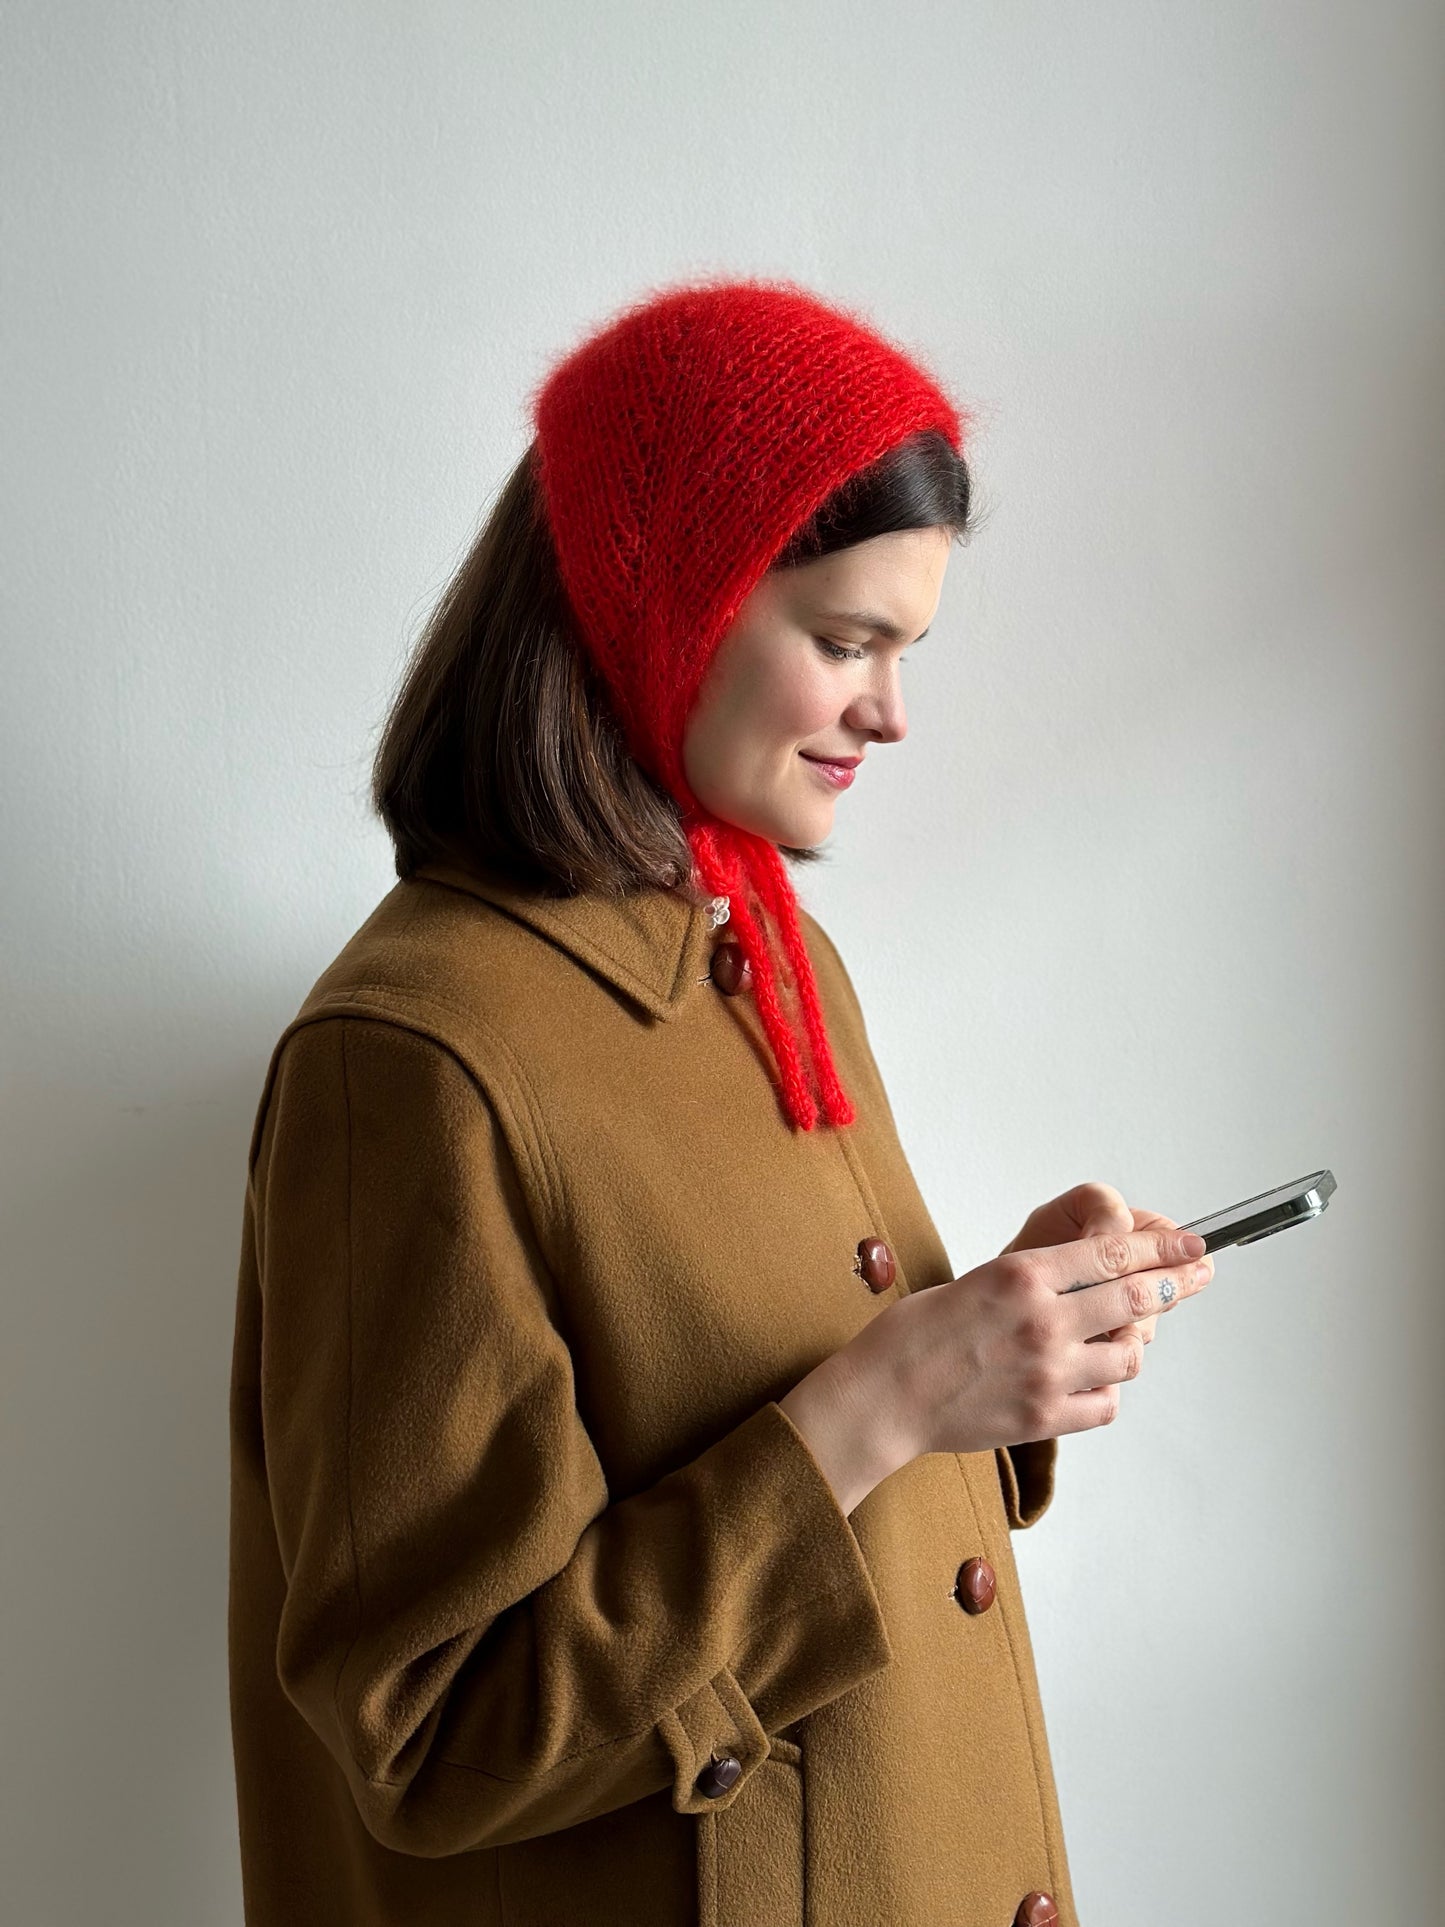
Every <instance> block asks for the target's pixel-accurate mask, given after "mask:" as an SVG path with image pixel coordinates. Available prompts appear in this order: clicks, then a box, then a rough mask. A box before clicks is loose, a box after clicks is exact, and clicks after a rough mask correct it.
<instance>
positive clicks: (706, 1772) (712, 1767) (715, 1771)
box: [697, 1753, 743, 1800]
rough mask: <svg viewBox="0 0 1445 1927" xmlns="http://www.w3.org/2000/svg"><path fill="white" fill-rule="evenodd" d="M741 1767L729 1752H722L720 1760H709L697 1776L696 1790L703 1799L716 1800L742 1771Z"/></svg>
mask: <svg viewBox="0 0 1445 1927" xmlns="http://www.w3.org/2000/svg"><path fill="white" fill-rule="evenodd" d="M742 1770H743V1769H742V1767H741V1765H740V1764H739V1763H738V1761H736V1760H735V1759H734V1758H733V1756H732V1754H731V1753H724V1754H723V1756H722V1758H721V1759H720V1760H718V1759H713V1760H709V1761H708V1763H707V1765H706V1766H705V1767H704V1768H703V1770H702V1772H701V1773H699V1774H698V1776H697V1790H698V1792H699V1793H700V1794H701V1795H702V1796H703V1798H704V1799H705V1800H716V1799H717V1798H719V1796H720V1795H722V1794H724V1793H726V1792H727V1790H728V1788H729V1787H730V1786H731V1785H732V1784H733V1782H734V1781H735V1780H736V1779H737V1777H738V1775H739V1774H740V1773H741V1772H742Z"/></svg>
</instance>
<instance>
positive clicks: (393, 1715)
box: [229, 864, 1077, 1927]
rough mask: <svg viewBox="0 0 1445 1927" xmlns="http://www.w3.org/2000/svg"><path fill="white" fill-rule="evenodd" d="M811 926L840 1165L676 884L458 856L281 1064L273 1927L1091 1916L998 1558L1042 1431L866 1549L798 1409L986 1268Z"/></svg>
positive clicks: (274, 1366) (913, 1467)
mask: <svg viewBox="0 0 1445 1927" xmlns="http://www.w3.org/2000/svg"><path fill="white" fill-rule="evenodd" d="M802 922H803V928H804V932H805V936H806V940H807V944H808V948H809V954H810V956H811V957H812V959H813V963H814V967H815V970H816V974H817V980H818V991H819V995H820V997H821V998H822V1001H823V1008H824V1011H825V1014H826V1018H827V1022H828V1025H829V1030H830V1035H831V1038H832V1042H833V1045H834V1049H835V1053H836V1059H837V1064H838V1069H839V1073H840V1075H841V1077H842V1080H843V1084H844V1087H845V1089H847V1090H848V1091H849V1093H850V1095H851V1096H852V1097H853V1100H854V1102H855V1104H856V1106H857V1108H858V1113H859V1116H858V1121H857V1123H856V1124H854V1125H852V1126H850V1127H848V1128H846V1129H844V1130H841V1131H833V1130H829V1129H827V1128H825V1127H820V1128H819V1129H818V1130H816V1131H812V1132H804V1131H796V1130H794V1129H793V1128H792V1127H791V1126H790V1125H789V1123H788V1122H787V1120H786V1118H785V1116H784V1113H783V1110H782V1106H781V1104H780V1102H779V1099H778V1095H777V1091H776V1087H775V1085H774V1082H773V1077H772V1074H771V1070H770V1067H769V1066H770V1059H769V1055H768V1051H767V1045H766V1040H765V1037H764V1034H763V1031H762V1026H761V1023H760V1021H759V1019H758V1015H757V1012H756V1008H755V1006H754V1004H753V1001H752V998H751V996H750V994H749V991H748V985H747V983H746V982H744V984H743V985H742V986H740V987H739V986H735V987H734V994H725V993H724V991H723V990H722V988H721V987H720V982H719V981H714V980H713V978H712V977H711V976H710V972H709V964H710V958H711V955H712V952H713V950H714V948H715V947H716V946H717V945H719V944H720V943H722V942H723V941H724V940H726V938H727V926H726V924H724V925H722V927H721V928H719V929H714V928H713V927H712V919H711V917H710V914H709V910H708V907H707V904H706V903H705V902H703V901H700V900H697V899H695V898H694V897H693V896H692V895H690V894H688V893H685V892H680V891H666V890H652V891H643V892H639V893H636V894H635V895H633V896H631V897H625V898H621V899H616V900H612V899H608V898H605V897H602V896H601V895H598V894H592V893H585V894H583V895H581V896H577V897H573V898H568V899H549V898H544V897H541V896H537V895H532V894H529V893H527V892H525V891H523V890H519V889H517V888H514V887H513V886H511V885H510V884H507V883H505V882H502V881H499V880H495V879H492V878H490V877H485V876H483V875H482V874H480V873H475V874H474V873H473V872H472V871H470V870H468V869H461V868H455V867H452V866H450V865H445V864H429V865H427V866H426V867H425V868H423V869H422V870H420V871H418V872H417V873H416V874H415V875H414V876H413V877H411V878H409V879H407V880H405V881H402V882H399V883H397V884H396V886H395V887H394V888H393V889H392V890H391V891H390V892H389V893H388V894H387V895H386V896H385V897H383V898H382V900H381V901H380V902H379V903H378V905H377V906H376V908H375V909H374V910H373V911H372V913H371V914H370V916H369V917H368V918H367V919H366V921H365V922H364V923H363V924H362V925H361V927H360V928H359V929H358V930H357V931H356V933H355V934H354V935H353V936H352V937H351V938H350V939H349V940H348V941H347V943H346V944H345V946H344V947H343V949H342V950H341V952H340V953H339V955H338V956H337V957H336V959H335V960H334V962H333V963H331V964H330V966H329V967H328V968H327V969H326V970H325V972H324V973H323V974H322V976H321V977H320V978H319V979H318V981H317V982H316V984H315V985H314V987H313V988H312V989H311V991H310V992H309V993H308V995H307V996H306V999H305V1001H304V1003H303V1004H302V1006H301V1008H300V1010H299V1011H298V1013H297V1015H296V1016H295V1018H294V1019H293V1020H292V1021H291V1022H290V1023H289V1024H288V1025H287V1027H286V1029H285V1030H284V1031H283V1033H282V1035H281V1037H280V1039H279V1040H278V1042H277V1044H276V1047H275V1051H274V1053H273V1055H272V1058H271V1062H270V1065H269V1068H268V1070H267V1074H266V1078H265V1083H264V1088H263V1091H262V1095H261V1098H260V1103H259V1107H258V1110H257V1114H256V1122H255V1128H254V1131H253V1134H252V1138H251V1145H250V1154H249V1172H248V1182H247V1187H246V1196H245V1206H244V1220H243V1240H242V1255H241V1266H240V1278H239V1290H238V1297H237V1307H236V1324H235V1346H234V1361H233V1369H232V1393H231V1438H232V1483H231V1541H230V1556H231V1564H230V1605H229V1654H230V1695H231V1718H232V1735H233V1744H234V1758H235V1771H236V1783H237V1800H238V1808H239V1831H240V1846H241V1862H242V1872H243V1882H244V1891H245V1917H246V1921H247V1923H248V1927H573V1924H574V1923H575V1927H639V1923H645V1927H804V1924H805V1923H806V1927H1010V1923H1012V1922H1013V1921H1014V1919H1015V1916H1016V1913H1017V1911H1018V1909H1019V1906H1020V1903H1021V1902H1022V1901H1023V1900H1024V1899H1025V1897H1026V1896H1028V1895H1030V1894H1047V1895H1051V1896H1052V1897H1053V1900H1054V1903H1055V1905H1056V1906H1057V1909H1058V1918H1059V1920H1060V1921H1061V1922H1063V1923H1064V1927H1077V1922H1076V1915H1075V1911H1074V1903H1073V1900H1072V1896H1071V1893H1070V1886H1069V1874H1068V1868H1067V1865H1066V1861H1065V1850H1064V1839H1063V1834H1062V1830H1061V1827H1060V1820H1059V1811H1058V1805H1057V1801H1056V1796H1055V1788H1054V1781H1053V1777H1052V1772H1051V1768H1050V1763H1049V1755H1048V1748H1047V1742H1046V1738H1045V1731H1044V1721H1043V1716H1042V1711H1041V1708H1040V1702H1039V1691H1038V1685H1037V1680H1036V1677H1035V1671H1034V1663H1033V1658H1032V1655H1031V1651H1030V1645H1029V1635H1028V1630H1027V1627H1026V1625H1025V1620H1024V1608H1023V1602H1022V1600H1021V1598H1020V1595H1019V1582H1018V1575H1017V1572H1016V1569H1015V1565H1014V1560H1013V1556H1012V1552H1011V1547H1010V1532H1011V1530H1012V1529H1014V1528H1017V1527H1021V1526H1027V1525H1030V1524H1032V1523H1033V1521H1034V1520H1036V1519H1037V1518H1038V1517H1039V1515H1040V1514H1041V1513H1042V1511H1043V1510H1044V1508H1045V1506H1046V1505H1047V1504H1048V1503H1049V1499H1050V1496H1051V1491H1052V1482H1053V1471H1054V1457H1055V1453H1056V1451H1057V1444H1056V1442H1055V1441H1052V1440H1050V1441H1045V1442H1043V1443H1041V1444H1038V1445H1033V1446H1024V1447H1015V1448H1013V1449H1012V1450H1011V1451H1003V1450H1000V1451H998V1452H977V1453H967V1454H962V1455H958V1454H952V1453H934V1454H928V1455H926V1456H924V1457H922V1458H917V1459H914V1460H913V1461H912V1462H911V1463H910V1464H908V1465H906V1466H904V1467H903V1468H901V1469H900V1470H899V1471H897V1472H895V1473H893V1474H892V1475H891V1476H890V1477H888V1478H886V1479H885V1480H884V1481H883V1482H882V1483H881V1484H880V1485H878V1486H876V1487H875V1488H874V1490H873V1491H872V1492H870V1493H869V1494H868V1496H867V1497H866V1498H865V1499H863V1501H862V1502H861V1503H860V1504H859V1505H858V1506H857V1507H856V1508H855V1509H854V1511H853V1512H852V1514H851V1515H848V1514H845V1513H844V1512H843V1511H842V1509H841V1508H840V1506H839V1505H838V1503H837V1501H836V1499H835V1498H834V1495H833V1492H832V1489H831V1487H830V1486H829V1484H828V1482H827V1480H826V1479H825V1478H824V1476H823V1473H822V1471H821V1469H820V1467H819V1465H818V1463H817V1461H816V1460H815V1459H814V1458H813V1456H812V1454H811V1452H810V1451H809V1449H808V1447H807V1445H806V1443H805V1441H804V1439H803V1436H802V1434H801V1433H800V1432H799V1431H798V1430H797V1429H796V1427H795V1426H794V1425H793V1424H792V1423H791V1421H790V1420H789V1419H788V1417H787V1416H786V1414H785V1413H784V1412H783V1411H782V1409H781V1408H780V1406H779V1404H778V1403H777V1401H778V1400H779V1399H781V1398H782V1397H783V1396H784V1395H785V1394H786V1393H787V1392H788V1391H789V1390H790V1389H791V1387H792V1386H794V1385H795V1384H796V1383H797V1382H798V1380H799V1379H800V1378H802V1377H803V1376H804V1375H805V1374H806V1373H807V1372H809V1371H810V1370H811V1369H812V1368H813V1366H814V1365H816V1364H817V1363H818V1362H819V1360H820V1359H822V1358H823V1357H825V1356H826V1355H827V1354H828V1353H830V1352H833V1351H835V1350H837V1349H838V1348H839V1347H840V1346H842V1345H845V1344H846V1343H847V1342H848V1340H849V1339H850V1338H852V1337H853V1336H854V1334H855V1333H856V1332H858V1331H859V1330H860V1329H861V1328H862V1326H863V1325H864V1324H865V1323H866V1322H867V1321H868V1320H869V1319H871V1318H875V1317H877V1316H878V1315H879V1314H880V1312H881V1311H882V1310H883V1309H884V1307H886V1306H887V1305H889V1304H891V1303H894V1302H895V1301H896V1300H898V1299H899V1298H900V1297H901V1296H902V1295H904V1294H906V1293H908V1292H913V1291H922V1290H925V1289H926V1288H927V1287H929V1286H930V1285H937V1284H940V1283H942V1282H944V1281H945V1280H948V1279H950V1278H952V1277H953V1276H954V1275H955V1274H954V1271H953V1267H952V1266H951V1264H950V1261H949V1258H948V1256H947V1254H946V1252H945V1251H944V1248H943V1245H942V1243H941V1242H940V1239H939V1235H938V1233H937V1231H936V1230H935V1228H934V1225H933V1223H932V1221H931V1219H930V1217H929V1214H928V1210H927V1208H926V1206H925V1205H924V1202H923V1199H922V1198H921V1197H920V1195H919V1192H918V1189H917V1186H916V1184H915V1182H914V1179H913V1176H912V1174H911V1172H910V1170H909V1166H908V1163H907V1161H906V1159H905V1157H904V1153H903V1150H902V1148H901V1146H900V1142H899V1138H898V1135H897V1131H896V1128H895V1124H894V1120H893V1116H892V1113H891V1110H890V1108H889V1103H888V1099H887V1097H886V1095H885V1093H884V1089H883V1085H882V1082H881V1081H880V1078H879V1073H878V1069H877V1066H876V1065H875V1062H874V1059H873V1055H872V1052H871V1050H870V1048H869V1044H868V1038H867V1034H866V1032H865V1029H864V1022H863V1017H862V1013H861V1011H860V1009H859V1006H858V1001H857V997H856V995H855V993H854V990H853V986H852V983H851V982H850V980H849V977H848V974H847V972H846V970H845V969H844V966H843V963H842V962H841V960H840V958H839V955H838V952H837V950H836V949H835V948H834V946H833V944H832V942H831V940H830V939H829V938H828V936H827V935H826V934H825V932H824V931H823V929H822V928H821V926H820V925H819V924H818V923H817V921H816V920H815V919H814V918H813V917H811V916H810V915H808V914H807V913H806V912H803V913H802ZM725 974H726V973H721V972H720V973H719V976H720V979H721V978H722V977H723V976H725ZM875 1240H882V1241H883V1242H884V1243H885V1244H886V1246H887V1247H888V1250H889V1252H891V1255H892V1258H893V1262H894V1276H893V1280H892V1283H891V1284H890V1285H888V1287H887V1289H882V1290H879V1289H874V1288H872V1287H871V1286H870V1282H869V1278H868V1275H867V1274H868V1272H869V1269H870V1265H869V1263H868V1262H866V1261H865V1259H864V1257H863V1254H862V1251H861V1249H860V1248H862V1247H865V1246H867V1247H869V1255H870V1256H871V1257H872V1258H873V1259H874V1263H873V1264H872V1266H871V1269H872V1271H873V1280H872V1284H873V1285H877V1284H878V1283H880V1281H881V1280H880V1267H879V1266H878V1264H877V1263H876V1259H877V1255H878V1254H877V1252H876V1246H872V1245H870V1241H875ZM881 1270H882V1272H883V1273H884V1274H886V1266H884V1267H882V1268H881ZM971 1560H974V1561H977V1560H985V1561H987V1562H988V1566H989V1567H990V1568H991V1569H992V1573H993V1575H994V1579H995V1582H996V1594H995V1596H994V1598H993V1600H992V1603H991V1604H985V1606H984V1609H983V1610H976V1609H971V1608H977V1606H978V1605H979V1599H980V1595H981V1592H982V1594H983V1595H986V1586H985V1587H983V1588H982V1589H980V1587H979V1586H978V1585H977V1584H976V1583H975V1584H974V1585H972V1586H971V1587H970V1586H969V1585H960V1583H959V1575H960V1568H962V1567H963V1566H964V1565H965V1564H966V1562H968V1561H971ZM980 1570H981V1569H980V1568H978V1567H973V1568H971V1571H972V1572H973V1573H974V1574H977V1573H978V1572H979V1571H980ZM730 1776H731V1777H730ZM1033 1905H1034V1908H1035V1911H1036V1912H1037V1910H1038V1908H1039V1903H1038V1902H1037V1901H1035V1902H1034V1903H1033ZM1043 1917H1045V1918H1047V1917H1048V1916H1047V1914H1044V1916H1043Z"/></svg>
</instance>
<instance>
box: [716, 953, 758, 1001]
mask: <svg viewBox="0 0 1445 1927" xmlns="http://www.w3.org/2000/svg"><path fill="white" fill-rule="evenodd" d="M711 969H712V980H713V982H714V983H715V984H716V985H717V987H718V989H719V990H720V991H721V992H722V994H723V995H724V997H736V996H737V994H738V992H739V991H740V990H751V989H752V984H753V967H752V965H751V964H750V963H749V962H748V959H747V953H746V952H745V951H744V949H743V947H742V945H741V944H740V943H731V942H729V943H720V944H719V945H718V946H717V948H716V950H714V951H713V953H712V965H711Z"/></svg>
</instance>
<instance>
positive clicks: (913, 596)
mask: <svg viewBox="0 0 1445 1927" xmlns="http://www.w3.org/2000/svg"><path fill="white" fill-rule="evenodd" d="M952 546H953V543H952V537H951V535H950V532H949V531H948V530H947V529H903V530H899V531H898V532H897V533H895V534H890V535H878V536H874V537H872V538H871V539H870V540H869V541H867V542H859V543H857V544H855V545H854V546H853V547H852V548H849V549H839V550H837V551H836V552H835V553H834V554H832V555H824V556H818V557H816V558H815V559H814V560H813V561H811V562H804V563H801V564H800V565H799V566H798V567H797V568H795V569H791V570H789V571H788V572H787V573H788V575H789V576H790V577H791V578H792V582H791V584H790V588H791V590H792V592H793V593H794V594H795V595H796V597H797V598H798V599H799V600H800V601H802V602H805V603H806V604H807V605H808V607H809V608H815V609H818V610H822V609H825V608H826V609H827V610H828V611H829V612H830V613H832V614H834V615H837V616H839V617H847V616H853V617H856V618H859V619H860V620H859V622H858V625H857V626H860V627H866V626H875V627H877V628H878V629H879V631H880V633H886V632H887V630H888V629H889V628H895V629H897V630H899V631H901V630H904V629H908V630H909V631H910V633H911V630H912V629H913V628H916V627H917V624H918V619H919V617H920V615H925V614H927V612H928V611H929V610H930V609H931V608H932V606H933V601H934V598H935V597H936V596H937V594H938V590H939V585H940V583H941V581H942V577H943V571H944V569H945V567H946V566H947V562H948V558H949V554H950V553H951V550H952Z"/></svg>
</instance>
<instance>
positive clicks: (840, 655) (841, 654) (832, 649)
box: [813, 636, 863, 662]
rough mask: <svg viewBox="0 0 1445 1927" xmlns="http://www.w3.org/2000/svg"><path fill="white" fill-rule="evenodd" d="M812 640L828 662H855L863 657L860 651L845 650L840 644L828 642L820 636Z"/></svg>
mask: <svg viewBox="0 0 1445 1927" xmlns="http://www.w3.org/2000/svg"><path fill="white" fill-rule="evenodd" d="M813 640H814V642H816V643H817V645H818V647H819V648H820V649H821V650H822V651H823V652H824V653H825V654H826V656H827V657H828V660H829V661H830V662H857V661H859V660H860V659H861V657H862V655H863V651H862V650H861V649H845V648H844V647H843V645H842V643H841V642H828V641H827V640H826V639H825V638H824V637H822V636H814V638H813Z"/></svg>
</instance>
